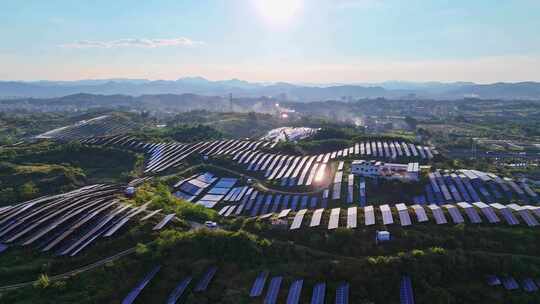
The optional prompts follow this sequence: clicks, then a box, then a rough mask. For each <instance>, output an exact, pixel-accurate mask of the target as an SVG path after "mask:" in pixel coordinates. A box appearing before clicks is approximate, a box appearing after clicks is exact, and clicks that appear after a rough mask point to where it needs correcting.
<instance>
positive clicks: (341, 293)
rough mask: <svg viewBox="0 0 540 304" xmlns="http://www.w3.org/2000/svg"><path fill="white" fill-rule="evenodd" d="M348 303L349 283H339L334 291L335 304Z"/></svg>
mask: <svg viewBox="0 0 540 304" xmlns="http://www.w3.org/2000/svg"><path fill="white" fill-rule="evenodd" d="M348 303H349V283H345V282H344V283H341V284H339V286H338V288H337V289H336V304H348Z"/></svg>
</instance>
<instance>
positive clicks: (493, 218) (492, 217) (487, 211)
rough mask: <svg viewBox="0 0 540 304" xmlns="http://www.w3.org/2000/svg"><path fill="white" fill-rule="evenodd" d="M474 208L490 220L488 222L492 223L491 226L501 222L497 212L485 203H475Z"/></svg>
mask: <svg viewBox="0 0 540 304" xmlns="http://www.w3.org/2000/svg"><path fill="white" fill-rule="evenodd" d="M473 206H475V207H477V208H479V209H480V210H481V211H482V213H483V214H484V215H485V216H486V218H487V219H488V222H490V223H491V224H494V223H498V222H500V221H501V220H500V219H499V217H498V216H497V214H495V211H493V209H492V208H491V207H490V206H489V205H487V204H485V203H483V202H475V203H473Z"/></svg>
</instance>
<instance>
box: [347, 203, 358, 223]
mask: <svg viewBox="0 0 540 304" xmlns="http://www.w3.org/2000/svg"><path fill="white" fill-rule="evenodd" d="M357 212H358V208H356V207H350V208H348V209H347V228H356V226H357V221H358V214H357Z"/></svg>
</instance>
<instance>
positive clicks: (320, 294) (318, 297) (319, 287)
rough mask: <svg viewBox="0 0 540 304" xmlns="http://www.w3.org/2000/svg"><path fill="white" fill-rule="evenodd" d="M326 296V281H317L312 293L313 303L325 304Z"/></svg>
mask: <svg viewBox="0 0 540 304" xmlns="http://www.w3.org/2000/svg"><path fill="white" fill-rule="evenodd" d="M325 297H326V283H317V284H316V285H315V287H313V293H312V294H311V304H324V302H325Z"/></svg>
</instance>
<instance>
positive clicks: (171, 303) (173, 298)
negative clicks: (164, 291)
mask: <svg viewBox="0 0 540 304" xmlns="http://www.w3.org/2000/svg"><path fill="white" fill-rule="evenodd" d="M191 280H192V278H191V277H187V278H185V279H183V280H182V281H181V282H180V283H179V284H178V286H176V288H175V289H174V290H173V291H172V293H171V294H170V295H169V298H168V299H167V304H175V303H176V302H178V300H179V299H180V298H181V297H182V295H183V294H184V292H185V291H186V289H187V287H188V286H189V283H191Z"/></svg>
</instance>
